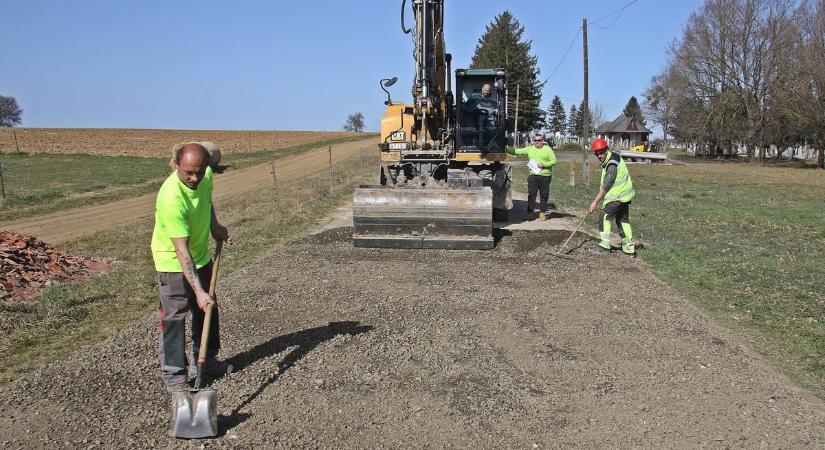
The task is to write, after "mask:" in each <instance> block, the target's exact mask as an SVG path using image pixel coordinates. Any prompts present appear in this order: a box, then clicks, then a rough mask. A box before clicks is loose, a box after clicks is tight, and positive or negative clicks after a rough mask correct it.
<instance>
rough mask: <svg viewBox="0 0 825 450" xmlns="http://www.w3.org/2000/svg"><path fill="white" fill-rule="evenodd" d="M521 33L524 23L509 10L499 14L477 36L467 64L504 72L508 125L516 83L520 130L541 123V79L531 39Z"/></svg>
mask: <svg viewBox="0 0 825 450" xmlns="http://www.w3.org/2000/svg"><path fill="white" fill-rule="evenodd" d="M523 35H524V27H523V26H521V25H520V24H519V22H518V21H517V20H516V19H515V18H514V17H513V15H512V14H511V13H510V12H509V11H504V12H503V13H501V14H499V15H498V16H496V17H495V19H494V20H493V21H492V22H491V23H490V24H489V25H487V29H486V31H485V32H484V35H483V36H481V38H480V39H479V40H478V44H477V45H476V49H475V54H473V59H472V62H471V63H470V68H471V69H497V68H503V69H504V70H505V71H506V72H507V86H508V89H509V92H510V99H509V100H510V102H512V104H511V106H510V107H509V110H510V118H509V120H508V121H509V124H508V129H509V130H512V129H513V126H514V125H513V123H514V121H515V113H514V112H515V109H516V108H515V100H516V89H517V88H516V87H517V86H519V89H518V90H519V95H518V97H519V107H518V111H519V124H518V125H519V126H518V127H519V130H520V131H529V130H532V129H536V128H541V127H542V126H543V125H544V110H543V109H541V107H540V106H539V103H540V102H541V89H542V88H543V87H544V83H543V82H539V80H538V75H539V73H540V70H539V68H538V67H537V65H538V58H537V57H535V56H532V55H530V46H531V45H532V41H529V40H527V41H523V40H522V37H523Z"/></svg>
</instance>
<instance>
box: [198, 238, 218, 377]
mask: <svg viewBox="0 0 825 450" xmlns="http://www.w3.org/2000/svg"><path fill="white" fill-rule="evenodd" d="M221 249H223V241H221V240H218V241H217V242H216V243H215V257H214V258H212V259H213V261H212V279H211V280H209V296H210V297H212V298H213V299H214V298H215V287H216V286H217V284H218V265H220V262H221ZM213 306H215V303H210V304H208V305H206V311H205V312H204V315H203V316H204V317H203V331H201V345H200V350H199V351H198V365H201V364H203V363H204V362H206V347H207V344H209V328H210V327H211V326H212V307H213Z"/></svg>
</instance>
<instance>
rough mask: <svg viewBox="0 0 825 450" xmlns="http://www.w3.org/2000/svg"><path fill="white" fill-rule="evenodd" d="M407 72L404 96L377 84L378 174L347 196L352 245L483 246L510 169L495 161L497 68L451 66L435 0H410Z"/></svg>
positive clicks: (507, 199) (499, 127)
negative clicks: (382, 97)
mask: <svg viewBox="0 0 825 450" xmlns="http://www.w3.org/2000/svg"><path fill="white" fill-rule="evenodd" d="M406 3H407V2H406V0H402V2H401V29H402V31H403V32H404V33H406V34H410V35H411V36H412V38H413V39H412V41H413V46H414V55H415V57H414V59H415V79H414V82H413V86H412V97H413V102H412V103H400V102H396V101H393V100H392V98H391V95H390V93H389V91H387V89H386V88H388V87H390V86H392V85H393V84H394V83H395V82H396V81H397V78H396V77H393V78H385V79H382V80H381V81H380V86H381V89H383V90H384V92H385V93H386V94H387V100H386V101H385V102H384V103H385V104H386V105H387V107H386V110H385V112H384V116H383V117H382V118H381V142H380V144H379V150H380V153H381V166H380V169H379V174H378V184H377V185H369V186H361V187H359V188H358V189H356V190H355V194H354V197H353V208H352V210H353V232H352V240H353V245H355V246H356V247H381V248H387V247H389V248H446V249H489V248H493V246H494V239H493V220H494V219H495V220H506V218H507V212H508V210H509V209H511V208H512V194H511V192H512V178H511V175H510V168H509V166H507V165H505V164H503V163H502V162H503V161H504V160H505V159H506V158H507V153H506V152H505V145H506V139H505V138H506V128H507V84H506V76H505V75H506V74H505V71H504V70H503V69H496V68H493V69H457V70H456V71H455V93H453V90H452V86H453V84H452V78H451V76H452V73H451V67H450V65H451V59H452V58H451V55H450V54H449V53H446V52H445V49H444V2H443V0H411V2H410V5H411V9H412V13H413V16H414V20H415V24H414V26H413V27H411V28H407V27H406V21H405V12H406V10H407V8H406Z"/></svg>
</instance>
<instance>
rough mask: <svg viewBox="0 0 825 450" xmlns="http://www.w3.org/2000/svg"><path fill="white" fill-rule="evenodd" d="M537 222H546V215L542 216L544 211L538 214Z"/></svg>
mask: <svg viewBox="0 0 825 450" xmlns="http://www.w3.org/2000/svg"><path fill="white" fill-rule="evenodd" d="M539 220H541V221H545V220H547V216H546V215H544V211H542V212H540V213H539Z"/></svg>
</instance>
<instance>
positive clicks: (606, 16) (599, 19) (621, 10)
mask: <svg viewBox="0 0 825 450" xmlns="http://www.w3.org/2000/svg"><path fill="white" fill-rule="evenodd" d="M638 1H639V0H632V1H631V2H628V3H627V4H625V5H624V6H622V7H621V8H619V9H617V10H615V11H613V12H612V13H610V14H606V15H604V16H602V17H599V18H598V19H596V20H593V21H591V22H590V23H591V24H592V25H593V26H595V27H596V28H598V29H600V30H607V29H608V28H610V27H612V26H613V25H615V24H616V22H618V21H619V19H620V18H621V17H622V13H624V10H625V9H627V8H628V7H629V6H630V5H632V4H634V3H636V2H638ZM614 14H618V15H617V16H616V18H615V19H613V22H610V25H608V26H606V27H600V26H598V25H596V23H598V22H599V21H601V20H604V19H606V18H608V17H610V16H612V15H614Z"/></svg>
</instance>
